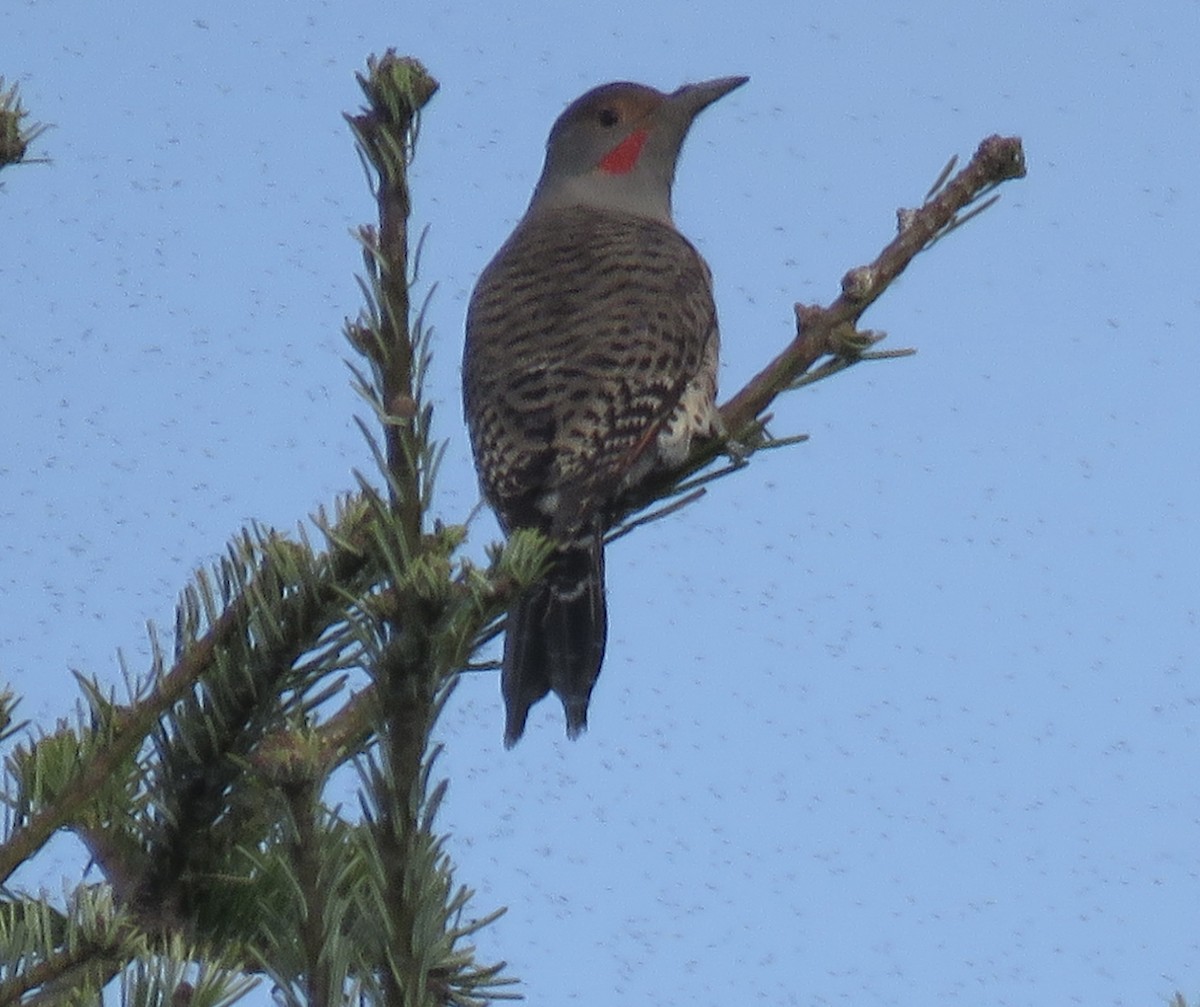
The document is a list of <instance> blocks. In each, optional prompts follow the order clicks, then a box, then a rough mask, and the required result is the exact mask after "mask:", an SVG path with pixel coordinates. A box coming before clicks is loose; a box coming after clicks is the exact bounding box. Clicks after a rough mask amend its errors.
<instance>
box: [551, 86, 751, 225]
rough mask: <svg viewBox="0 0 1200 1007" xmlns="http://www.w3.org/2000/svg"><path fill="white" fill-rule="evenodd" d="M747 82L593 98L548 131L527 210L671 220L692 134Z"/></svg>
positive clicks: (621, 91) (605, 92) (612, 89)
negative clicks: (577, 209) (580, 208)
mask: <svg viewBox="0 0 1200 1007" xmlns="http://www.w3.org/2000/svg"><path fill="white" fill-rule="evenodd" d="M748 79H749V78H747V77H722V78H720V79H718V80H710V81H705V82H704V83H702V84H685V85H684V86H683V87H681V88H679V89H678V90H677V91H673V92H671V93H670V94H664V93H663V92H662V91H657V90H655V89H654V88H652V87H647V86H646V85H644V84H632V83H629V82H624V81H622V82H618V83H614V84H603V85H601V86H600V87H597V88H593V89H592V90H591V91H588V93H587V94H585V95H583V96H582V97H580V98H577V99H576V100H575V101H574V102H572V103H571V104H570V105H569V106H568V107H567V109H566V110H565V111H564V112H563V114H562V115H560V116H559V117H558V121H557V122H555V124H554V127H553V129H551V130H550V139H549V140H548V141H547V143H546V164H545V167H544V168H543V169H542V177H541V179H540V181H539V182H538V185H537V189H536V190H535V191H534V194H533V200H532V202H531V203H530V211H531V212H534V211H538V210H542V209H545V208H561V207H563V206H577V205H588V206H599V207H602V208H607V209H617V210H625V211H628V212H633V213H638V214H641V215H643V216H648V217H657V218H661V219H664V220H670V217H671V183H672V182H673V181H674V178H675V164H676V161H677V160H678V158H679V151H680V149H681V147H682V146H683V140H684V137H686V136H687V132H688V129H689V127H690V126H691V125H692V122H693V120H694V119H695V118H696V116H697V115H699V114H700V112H701V111H703V110H704V109H705V108H707V107H708V106H709V105H711V104H712V103H713V102H714V101H716V100H717V99H718V98H721V97H722V96H724V95H726V94H728V93H729V92H730V91H732V90H733V89H734V88H736V87H740V86H741V85H742V84H744V83H745V82H746V81H747V80H748Z"/></svg>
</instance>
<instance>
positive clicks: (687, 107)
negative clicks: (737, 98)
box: [667, 77, 750, 119]
mask: <svg viewBox="0 0 1200 1007" xmlns="http://www.w3.org/2000/svg"><path fill="white" fill-rule="evenodd" d="M749 79H750V78H749V77H718V78H717V79H716V80H706V81H704V82H703V83H700V84H684V85H683V87H681V88H679V90H677V91H675V92H673V93H672V94H671V95H670V96H669V97H668V98H667V101H668V102H669V103H670V104H671V105H673V106H675V108H677V109H678V110H679V111H680V112H683V113H684V114H685V115H686V116H687V117H688V118H689V119H694V118H695V117H696V116H697V115H699V114H700V113H701V112H702V111H704V109H706V108H708V106H709V105H711V104H712V103H713V102H714V101H716V100H717V99H718V98H724V97H725V95H727V94H729V92H730V91H732V90H733V89H734V88H738V87H741V86H742V85H743V84H745V83H746V81H748V80H749Z"/></svg>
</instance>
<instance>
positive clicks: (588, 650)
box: [501, 528, 608, 748]
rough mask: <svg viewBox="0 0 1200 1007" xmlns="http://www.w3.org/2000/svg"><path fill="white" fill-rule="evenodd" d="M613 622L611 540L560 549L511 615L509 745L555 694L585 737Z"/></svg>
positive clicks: (506, 680) (505, 677) (574, 730)
mask: <svg viewBox="0 0 1200 1007" xmlns="http://www.w3.org/2000/svg"><path fill="white" fill-rule="evenodd" d="M607 623H608V617H607V614H606V610H605V602H604V541H603V537H602V534H601V532H600V530H599V528H597V529H596V530H595V531H594V532H590V533H589V534H588V535H587V537H585V538H581V539H579V540H577V541H575V542H573V543H570V544H568V545H563V546H561V547H560V548H559V549H558V551H556V552H555V554H554V558H553V561H552V564H551V567H550V570H549V572H548V573H547V574H546V576H545V577H544V578H543V579H542V580H540V581H539V582H538V583H536V584H534V585H533V586H532V587H530V588H529V589H528V590H526V591H525V592H524V594H522V595H521V597H520V598H518V599H517V601H516V603H515V604H514V605H513V607H512V608H511V609H510V610H509V613H508V628H507V631H506V633H505V639H504V670H503V673H502V675H501V688H502V690H503V692H504V702H505V706H506V707H507V719H506V722H505V727H504V744H505V746H506V747H508V748H511V747H512V746H513V745H515V744H516V743H517V739H518V738H520V737H521V734H522V732H524V730H525V718H526V717H527V716H528V715H529V708H530V707H531V706H533V704H534V703H536V702H537V701H538V700H539V699H541V698H542V697H543V696H545V695H546V693H548V692H549V691H550V690H551V689H553V690H554V692H555V693H556V694H557V695H558V697H559V699H561V700H562V704H563V709H564V710H565V711H566V715H567V736H568V737H570V738H575V737H578V736H579V734H580V733H581V732H582V731H583V730H584V729H585V728H586V727H587V708H588V698H589V697H590V696H591V694H592V687H593V686H594V685H595V684H596V677H597V676H598V675H599V674H600V663H601V661H602V660H603V659H604V643H605V637H606V634H607Z"/></svg>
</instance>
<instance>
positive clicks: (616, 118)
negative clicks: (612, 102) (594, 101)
mask: <svg viewBox="0 0 1200 1007" xmlns="http://www.w3.org/2000/svg"><path fill="white" fill-rule="evenodd" d="M596 118H597V119H599V120H600V125H601V126H615V125H616V124H617V123H618V122H620V121H621V113H620V112H618V111H617V110H616V109H615V108H610V107H605V108H602V109H600V111H599V112H598V113H596Z"/></svg>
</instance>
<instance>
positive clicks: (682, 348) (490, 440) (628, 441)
mask: <svg viewBox="0 0 1200 1007" xmlns="http://www.w3.org/2000/svg"><path fill="white" fill-rule="evenodd" d="M716 340H717V326H716V309H715V307H714V305H713V296H712V280H711V276H710V274H709V271H708V267H707V265H706V264H705V263H704V260H703V259H702V258H701V257H700V255H699V253H698V252H697V251H696V250H695V249H694V248H693V247H692V245H691V244H690V243H689V242H688V241H687V239H686V238H684V237H683V236H682V235H681V234H680V233H679V232H678V231H676V230H675V229H674V228H673V227H671V226H670V225H668V224H665V223H662V222H660V221H657V220H653V219H650V218H646V217H640V216H635V215H632V214H624V213H614V212H611V211H600V210H594V209H588V208H583V207H574V208H570V209H564V210H557V211H553V212H547V213H544V214H540V215H534V216H533V217H531V218H529V219H527V220H526V221H524V222H523V223H522V224H521V225H520V226H519V227H518V228H517V230H516V231H515V232H514V233H513V235H512V237H511V238H510V239H509V241H508V242H507V243H506V244H505V245H504V247H503V248H501V250H500V251H499V252H498V253H497V255H496V257H495V258H494V259H493V260H492V262H491V263H490V264H489V265H488V267H487V268H486V269H485V270H484V272H483V275H482V276H481V277H480V280H479V284H478V286H477V287H476V290H475V294H474V296H473V297H472V300H471V304H470V308H469V310H468V315H467V345H466V351H465V354H464V361H463V367H464V375H463V377H464V398H465V405H466V413H467V420H468V424H469V426H470V430H471V437H472V441H473V443H474V447H475V452H476V457H477V460H478V463H479V468H480V472H481V478H482V481H483V486H484V491H485V493H486V494H487V496H488V499H489V500H490V502H491V503H492V504H493V506H495V507H496V509H497V510H498V511H499V512H500V515H501V518H502V520H503V522H504V524H505V525H506V526H507V527H517V526H524V525H530V524H533V525H538V526H541V527H544V528H546V529H547V530H549V531H551V532H552V533H554V534H556V535H564V534H568V533H571V532H574V531H576V530H577V529H578V528H579V527H580V525H581V523H583V522H586V521H587V520H588V519H589V518H590V516H591V515H592V514H593V513H594V511H595V509H596V508H597V507H598V506H600V505H601V504H602V503H603V501H604V500H606V499H611V498H612V497H613V496H615V495H616V494H617V493H618V492H619V491H620V488H621V485H622V483H623V481H624V480H625V478H626V477H627V475H628V473H629V469H630V467H631V466H632V465H633V463H634V461H635V460H636V459H635V454H636V451H637V449H638V448H639V447H644V446H645V445H646V439H647V438H648V437H653V436H654V432H655V431H656V429H657V428H658V427H659V425H660V424H662V423H663V422H664V421H666V420H668V418H670V422H669V423H668V427H669V428H671V429H670V432H671V433H672V435H673V436H676V437H677V436H678V435H679V433H680V430H681V429H682V428H684V427H688V426H690V425H691V424H692V420H691V419H690V417H693V416H695V417H698V418H699V421H700V423H701V424H702V425H705V426H707V427H709V428H711V415H710V413H711V404H712V397H713V395H714V394H715V386H716V359H717V346H716ZM685 390H686V391H687V393H688V399H689V401H688V402H687V403H686V406H687V408H685V409H680V410H679V411H678V412H677V411H676V407H677V406H679V405H680V404H681V399H683V397H684V393H685ZM691 400H695V401H691ZM706 407H707V409H708V412H706ZM673 413H674V414H675V415H672V414H673ZM703 432H705V433H708V432H711V429H705V430H704V431H703ZM685 436H686V433H685ZM684 450H686V447H685V449H684ZM551 510H552V511H553V512H554V513H553V519H552V520H548V518H549V514H548V512H549V511H551Z"/></svg>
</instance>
